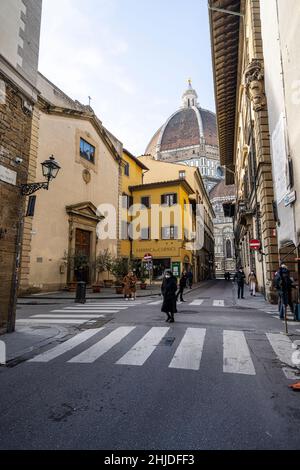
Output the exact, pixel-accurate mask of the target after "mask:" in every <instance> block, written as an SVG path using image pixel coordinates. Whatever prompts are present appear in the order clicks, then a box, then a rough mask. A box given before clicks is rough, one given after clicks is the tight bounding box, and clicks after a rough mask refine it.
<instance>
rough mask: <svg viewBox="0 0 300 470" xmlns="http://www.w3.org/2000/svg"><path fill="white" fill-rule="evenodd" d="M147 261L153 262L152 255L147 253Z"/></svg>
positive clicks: (145, 258) (145, 257)
mask: <svg viewBox="0 0 300 470" xmlns="http://www.w3.org/2000/svg"><path fill="white" fill-rule="evenodd" d="M144 260H145V261H151V260H152V255H151V254H150V253H146V254H145V256H144Z"/></svg>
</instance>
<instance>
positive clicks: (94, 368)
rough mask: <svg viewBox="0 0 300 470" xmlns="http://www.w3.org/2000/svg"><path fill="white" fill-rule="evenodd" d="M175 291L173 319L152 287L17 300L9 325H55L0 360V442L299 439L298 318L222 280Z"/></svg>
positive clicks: (86, 444) (283, 442)
mask: <svg viewBox="0 0 300 470" xmlns="http://www.w3.org/2000/svg"><path fill="white" fill-rule="evenodd" d="M185 298H186V303H183V304H180V305H179V306H178V314H177V315H176V323H174V324H173V325H170V324H168V323H165V318H164V315H163V314H161V312H160V303H161V301H160V300H159V298H157V297H156V298H155V297H154V298H147V299H145V298H144V299H138V300H137V301H136V302H135V303H134V302H126V301H124V300H122V299H121V300H120V299H118V300H117V301H115V300H101V301H93V302H90V303H88V304H86V305H84V306H78V305H76V306H75V304H71V303H70V302H65V303H64V304H54V303H51V304H50V305H49V304H48V305H47V304H46V305H22V306H20V308H19V310H18V323H17V324H18V328H22V327H26V328H28V327H30V328H33V329H34V328H40V329H43V328H46V327H47V326H48V325H49V322H50V324H51V325H52V326H53V325H56V326H57V327H58V328H62V331H63V332H64V333H65V334H64V336H63V337H61V338H60V339H59V340H56V341H54V342H52V343H51V344H48V345H47V346H46V347H43V348H41V349H40V350H38V351H37V350H36V351H34V352H32V353H29V354H27V355H26V357H23V358H19V359H20V360H19V363H16V364H11V367H6V368H4V367H2V368H0V382H1V387H0V408H1V422H0V448H1V449H109V450H110V449H112V450H113V449H132V450H135V449H167V450H168V449H170V450H177V449H194V450H195V449H295V448H296V449H299V448H300V438H299V424H300V412H299V394H297V393H295V392H292V391H291V390H290V389H289V388H288V385H289V384H290V383H293V381H294V380H295V379H297V378H299V377H300V371H299V370H298V369H297V368H296V366H295V365H293V364H292V354H293V352H294V349H293V348H292V341H293V340H295V339H300V326H299V324H296V323H294V322H290V325H289V328H290V331H291V332H292V333H293V336H291V337H286V336H285V335H283V334H281V332H282V331H284V325H283V324H282V322H281V321H280V320H278V319H277V317H275V315H274V312H275V310H276V308H274V307H273V306H269V307H268V309H266V310H265V311H262V310H257V309H252V308H249V306H251V302H252V301H253V305H254V303H255V302H256V300H255V299H251V298H249V296H247V299H246V300H245V305H246V306H245V307H243V306H241V301H240V302H239V303H238V304H237V301H236V300H235V298H234V293H233V289H232V284H231V282H228V283H226V282H224V281H211V282H209V283H206V284H204V285H203V287H202V288H200V289H198V290H195V291H193V292H192V293H189V294H187V295H186V297H185ZM297 325H298V326H297ZM4 398H5V399H4Z"/></svg>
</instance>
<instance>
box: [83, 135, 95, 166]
mask: <svg viewBox="0 0 300 470" xmlns="http://www.w3.org/2000/svg"><path fill="white" fill-rule="evenodd" d="M95 153H96V148H95V147H94V146H93V145H91V144H89V143H88V142H87V141H86V140H84V139H82V138H81V139H80V156H81V157H82V158H84V159H85V160H87V161H89V162H91V163H95Z"/></svg>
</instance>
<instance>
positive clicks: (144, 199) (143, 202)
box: [141, 196, 150, 209]
mask: <svg viewBox="0 0 300 470" xmlns="http://www.w3.org/2000/svg"><path fill="white" fill-rule="evenodd" d="M141 205H142V206H145V207H147V209H150V197H149V196H144V197H141Z"/></svg>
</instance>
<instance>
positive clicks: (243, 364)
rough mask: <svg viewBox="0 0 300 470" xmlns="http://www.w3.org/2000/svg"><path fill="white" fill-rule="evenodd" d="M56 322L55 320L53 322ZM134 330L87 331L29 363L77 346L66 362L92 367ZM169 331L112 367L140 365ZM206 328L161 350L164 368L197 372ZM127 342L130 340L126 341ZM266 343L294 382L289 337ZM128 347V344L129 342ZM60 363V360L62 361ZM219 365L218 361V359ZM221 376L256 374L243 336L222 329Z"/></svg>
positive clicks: (152, 335)
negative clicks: (88, 342) (165, 359)
mask: <svg viewBox="0 0 300 470" xmlns="http://www.w3.org/2000/svg"><path fill="white" fill-rule="evenodd" d="M57 321H58V320H57ZM134 330H136V331H139V330H138V329H137V326H121V327H118V328H116V329H113V330H111V329H110V328H108V327H102V328H95V329H89V330H86V331H84V332H82V333H79V334H77V335H76V336H74V337H73V338H71V339H70V340H68V341H66V342H65V343H62V344H59V345H58V346H55V347H54V348H53V349H50V350H49V351H46V352H44V353H42V354H40V355H38V356H36V357H34V358H33V359H31V360H30V361H29V362H33V363H39V362H40V363H46V362H50V361H52V360H53V359H56V358H59V357H60V356H63V355H64V354H65V353H67V352H69V351H72V350H73V349H75V348H76V347H78V348H79V347H80V346H81V351H78V353H76V355H74V356H73V357H71V359H69V360H68V361H67V362H68V363H70V364H92V363H94V362H95V361H97V360H98V359H100V358H101V357H102V356H103V355H104V354H106V353H108V352H109V351H110V350H111V349H112V348H113V347H115V346H117V345H119V344H122V341H123V340H124V339H125V338H126V337H127V336H128V335H129V334H130V333H131V332H133V331H134ZM169 331H170V328H169V327H153V328H150V329H149V330H148V331H147V332H146V333H143V335H142V337H141V339H140V340H139V341H138V342H136V343H135V344H134V345H133V346H131V345H129V346H128V351H127V352H126V353H125V354H124V353H122V354H123V355H122V356H121V358H120V359H119V360H117V362H116V363H115V364H116V365H127V366H143V365H144V364H145V363H146V361H147V360H148V359H149V358H150V356H151V355H152V354H153V353H154V352H155V350H156V349H157V348H158V346H160V343H161V342H162V340H163V338H164V337H165V336H166V334H167V333H168V332H169ZM100 332H102V333H104V337H102V338H101V339H100V340H99V339H95V338H94V337H95V336H96V335H97V334H98V333H100ZM206 336H207V329H205V328H187V329H186V330H185V331H184V332H183V333H182V337H181V338H179V339H180V342H179V345H178V347H177V349H176V350H174V349H173V347H171V348H167V349H163V351H164V354H165V353H166V351H169V352H167V354H170V357H168V356H167V359H168V363H169V366H168V369H181V370H189V371H200V372H201V360H202V355H203V351H204V348H205V344H206V341H205V339H206ZM89 339H93V342H94V344H93V345H91V346H88V347H87V346H86V345H85V342H86V341H87V340H89ZM128 341H132V340H130V339H128ZM265 341H266V344H267V343H268V342H269V343H270V344H271V346H272V349H273V351H274V353H275V356H276V357H277V359H279V361H280V362H281V363H282V366H281V367H282V370H283V373H284V374H285V376H286V378H288V379H298V378H299V371H300V368H298V369H297V368H296V366H295V364H293V360H292V355H293V352H295V349H293V347H292V342H291V340H290V339H289V338H287V337H286V336H284V335H282V334H275V333H266V338H265ZM131 344H132V343H131ZM62 360H64V359H62ZM220 362H221V364H222V359H221V358H220ZM223 373H225V374H241V375H248V376H254V375H256V371H255V367H254V364H253V361H252V358H251V351H250V349H249V346H248V344H247V339H246V335H245V333H244V332H243V331H230V330H223Z"/></svg>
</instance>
